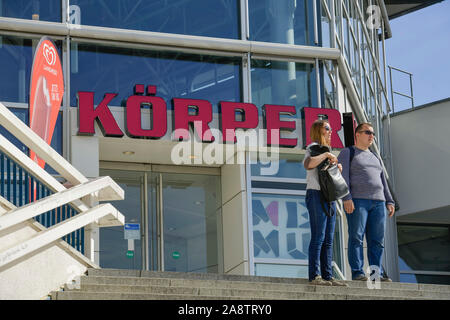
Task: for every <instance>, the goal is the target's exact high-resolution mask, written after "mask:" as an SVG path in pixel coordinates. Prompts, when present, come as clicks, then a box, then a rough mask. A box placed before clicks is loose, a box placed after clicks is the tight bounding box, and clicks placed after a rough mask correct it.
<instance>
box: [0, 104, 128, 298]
mask: <svg viewBox="0 0 450 320" xmlns="http://www.w3.org/2000/svg"><path fill="white" fill-rule="evenodd" d="M0 125H1V126H3V127H4V128H5V129H6V130H8V131H9V132H10V133H11V134H12V135H13V136H14V137H15V138H16V139H18V140H19V141H20V142H21V143H22V144H24V145H25V146H26V147H28V148H29V149H31V150H33V151H34V152H35V153H36V155H37V156H38V157H39V158H41V159H43V160H44V161H45V162H46V163H47V164H48V165H49V166H51V167H52V168H53V169H54V170H55V171H56V172H57V173H58V175H59V177H60V179H61V180H63V181H62V182H61V181H58V180H57V179H56V178H55V177H54V176H52V175H50V174H49V173H48V172H47V171H45V170H44V169H42V168H41V167H40V166H39V165H38V164H37V163H36V162H34V161H33V160H32V159H30V157H28V155H27V154H26V153H24V152H23V151H22V150H20V149H19V148H17V147H16V146H15V145H14V144H12V143H11V142H10V141H9V140H8V139H6V138H5V137H4V136H3V135H0V169H1V170H0V194H1V195H0V300H3V299H42V298H45V297H46V296H47V295H48V293H49V292H51V291H53V290H55V289H57V288H59V287H60V286H61V285H63V284H64V283H67V282H69V283H70V281H71V279H73V278H75V277H77V276H79V275H81V274H83V273H84V272H85V271H86V270H87V269H88V268H98V266H97V265H96V264H95V263H94V261H93V245H92V243H93V238H92V237H91V236H90V232H91V230H95V229H96V228H100V227H108V226H120V225H123V224H124V220H125V219H124V216H123V215H122V214H121V213H120V212H119V211H118V210H117V209H116V208H114V207H113V206H112V205H111V204H109V203H102V204H98V203H99V202H100V201H112V200H123V199H124V191H123V189H122V188H120V187H119V185H117V184H116V183H115V182H114V181H113V180H112V179H111V178H109V177H99V178H95V179H91V180H89V179H88V178H86V177H85V176H83V175H82V174H81V173H80V172H79V171H78V170H77V169H76V168H74V167H73V166H72V165H71V164H70V163H69V162H68V161H67V160H66V159H64V158H63V157H62V156H61V155H59V154H58V153H57V152H56V151H55V150H53V149H52V148H51V147H50V146H49V145H48V144H47V143H46V142H45V141H44V140H42V139H41V138H40V137H39V136H38V135H37V134H36V133H35V132H33V131H32V130H31V129H30V128H29V127H28V126H27V125H25V123H23V122H22V121H21V120H20V119H18V118H17V117H16V116H15V115H14V114H13V113H12V112H11V111H10V110H9V109H8V108H6V107H5V106H4V105H3V104H1V103H0ZM13 202H14V203H13ZM85 229H86V230H85ZM66 240H67V241H66ZM86 247H87V249H88V250H85V249H86ZM85 251H87V252H86V254H85V253H84V252H85Z"/></svg>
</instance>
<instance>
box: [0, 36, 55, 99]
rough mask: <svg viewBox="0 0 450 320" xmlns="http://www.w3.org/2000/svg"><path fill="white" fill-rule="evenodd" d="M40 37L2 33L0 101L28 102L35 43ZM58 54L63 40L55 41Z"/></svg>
mask: <svg viewBox="0 0 450 320" xmlns="http://www.w3.org/2000/svg"><path fill="white" fill-rule="evenodd" d="M37 42H38V39H37V38H36V39H33V40H32V39H28V38H27V39H25V38H20V37H14V36H5V35H0V70H1V72H0V101H5V102H6V101H9V102H20V103H26V104H28V99H29V94H30V74H31V68H32V64H33V45H37ZM55 45H56V47H57V48H58V54H59V55H60V57H61V56H62V53H61V50H60V48H61V41H55Z"/></svg>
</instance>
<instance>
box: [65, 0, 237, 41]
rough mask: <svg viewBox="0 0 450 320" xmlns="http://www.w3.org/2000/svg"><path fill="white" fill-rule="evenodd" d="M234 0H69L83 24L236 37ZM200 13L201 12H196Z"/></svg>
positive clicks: (235, 5) (235, 1)
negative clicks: (77, 9) (77, 10)
mask: <svg viewBox="0 0 450 320" xmlns="http://www.w3.org/2000/svg"><path fill="white" fill-rule="evenodd" d="M238 3H239V1H238V0H221V1H211V0H171V1H163V0H146V1H136V0H108V1H90V0H70V5H71V6H77V7H78V8H79V11H80V22H81V24H83V25H93V26H101V27H112V28H121V29H135V30H144V31H154V32H165V33H178V34H187V35H195V36H208V37H218V38H230V39H238V37H239V19H238V15H239V10H238ZM200 15H201V16H200Z"/></svg>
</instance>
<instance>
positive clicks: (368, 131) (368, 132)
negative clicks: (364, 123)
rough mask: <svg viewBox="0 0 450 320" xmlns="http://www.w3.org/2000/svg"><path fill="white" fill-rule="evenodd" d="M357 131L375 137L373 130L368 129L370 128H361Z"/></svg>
mask: <svg viewBox="0 0 450 320" xmlns="http://www.w3.org/2000/svg"><path fill="white" fill-rule="evenodd" d="M359 132H364V133H365V134H367V135H368V136H372V135H373V136H374V137H375V132H373V131H370V130H361V131H359Z"/></svg>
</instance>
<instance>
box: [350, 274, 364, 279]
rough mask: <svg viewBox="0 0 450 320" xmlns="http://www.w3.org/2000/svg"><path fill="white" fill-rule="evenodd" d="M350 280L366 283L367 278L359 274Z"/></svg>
mask: <svg viewBox="0 0 450 320" xmlns="http://www.w3.org/2000/svg"><path fill="white" fill-rule="evenodd" d="M352 280H354V281H367V277H366V276H365V275H363V274H360V275H359V276H356V277H355V278H353V279H352Z"/></svg>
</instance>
